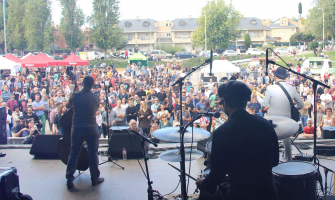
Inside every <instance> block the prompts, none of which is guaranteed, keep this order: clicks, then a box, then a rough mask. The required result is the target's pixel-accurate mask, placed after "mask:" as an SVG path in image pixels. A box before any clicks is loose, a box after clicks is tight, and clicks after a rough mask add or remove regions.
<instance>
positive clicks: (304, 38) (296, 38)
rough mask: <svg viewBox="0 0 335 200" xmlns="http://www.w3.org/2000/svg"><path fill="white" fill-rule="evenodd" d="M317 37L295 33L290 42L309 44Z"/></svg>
mask: <svg viewBox="0 0 335 200" xmlns="http://www.w3.org/2000/svg"><path fill="white" fill-rule="evenodd" d="M314 39H315V37H314V36H313V35H312V34H310V33H305V32H296V33H294V34H293V35H291V38H290V41H291V42H293V41H294V42H295V41H296V42H301V41H303V42H309V41H312V40H314Z"/></svg>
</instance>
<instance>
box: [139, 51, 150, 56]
mask: <svg viewBox="0 0 335 200" xmlns="http://www.w3.org/2000/svg"><path fill="white" fill-rule="evenodd" d="M141 53H142V54H143V55H144V56H146V57H150V55H151V53H150V51H142V52H141Z"/></svg>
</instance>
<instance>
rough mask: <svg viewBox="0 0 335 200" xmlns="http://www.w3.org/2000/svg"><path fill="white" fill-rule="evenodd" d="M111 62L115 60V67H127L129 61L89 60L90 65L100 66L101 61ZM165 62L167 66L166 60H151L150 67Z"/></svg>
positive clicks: (107, 63)
mask: <svg viewBox="0 0 335 200" xmlns="http://www.w3.org/2000/svg"><path fill="white" fill-rule="evenodd" d="M111 62H113V64H114V66H115V68H126V67H127V64H128V61H124V60H98V61H89V63H88V64H89V65H96V66H98V64H99V63H106V66H108V65H109V64H110V63H111ZM158 63H163V64H164V66H166V63H167V62H166V61H160V62H154V61H149V67H153V66H154V65H155V64H158Z"/></svg>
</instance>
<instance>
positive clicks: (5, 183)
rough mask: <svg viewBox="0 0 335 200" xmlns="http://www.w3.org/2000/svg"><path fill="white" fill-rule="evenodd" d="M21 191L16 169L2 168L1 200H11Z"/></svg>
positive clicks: (0, 177) (0, 181) (0, 176)
mask: <svg viewBox="0 0 335 200" xmlns="http://www.w3.org/2000/svg"><path fill="white" fill-rule="evenodd" d="M16 191H17V192H19V191H20V186H19V176H18V175H17V171H16V168H15V167H0V199H5V200H11V199H14V198H13V194H14V193H16Z"/></svg>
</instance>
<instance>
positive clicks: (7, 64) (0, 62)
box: [0, 56, 21, 76]
mask: <svg viewBox="0 0 335 200" xmlns="http://www.w3.org/2000/svg"><path fill="white" fill-rule="evenodd" d="M20 68H21V64H20V63H16V62H13V61H11V60H9V59H7V58H4V57H2V56H0V69H10V70H11V75H13V76H16V73H17V72H19V71H20Z"/></svg>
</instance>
